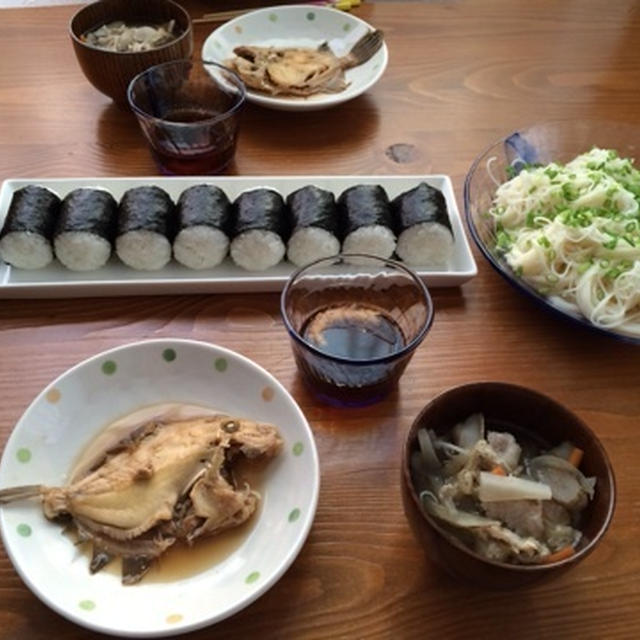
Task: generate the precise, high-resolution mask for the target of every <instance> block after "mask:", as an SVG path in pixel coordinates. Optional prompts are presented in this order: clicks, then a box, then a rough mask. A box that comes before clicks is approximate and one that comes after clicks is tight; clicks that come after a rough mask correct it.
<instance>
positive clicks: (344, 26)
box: [342, 23, 351, 33]
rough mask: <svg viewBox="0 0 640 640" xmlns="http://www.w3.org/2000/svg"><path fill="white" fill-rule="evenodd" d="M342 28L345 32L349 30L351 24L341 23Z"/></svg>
mask: <svg viewBox="0 0 640 640" xmlns="http://www.w3.org/2000/svg"><path fill="white" fill-rule="evenodd" d="M342 30H343V31H344V32H345V33H346V32H347V31H351V25H350V24H346V23H345V24H343V25H342Z"/></svg>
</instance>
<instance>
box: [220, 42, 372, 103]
mask: <svg viewBox="0 0 640 640" xmlns="http://www.w3.org/2000/svg"><path fill="white" fill-rule="evenodd" d="M382 42H383V38H382V32H381V31H370V32H369V33H367V34H365V35H364V36H363V37H362V38H360V40H358V42H356V44H355V45H354V46H353V48H352V49H351V51H350V52H349V53H348V54H347V55H345V56H342V57H337V56H336V55H334V53H333V52H332V51H331V49H330V48H329V45H328V44H327V43H326V42H325V43H323V44H321V45H320V46H319V47H318V48H317V49H311V48H304V47H257V46H241V47H236V48H235V49H234V50H233V52H234V53H235V54H236V57H235V58H233V59H231V60H229V61H227V63H226V64H227V65H228V66H230V67H231V68H232V69H233V70H234V71H236V72H237V73H238V74H239V75H240V77H241V78H242V79H243V80H244V82H245V83H246V84H247V86H248V87H250V88H251V89H256V90H257V91H260V92H262V93H267V94H269V95H272V96H277V95H291V96H310V95H313V94H316V93H337V92H340V91H343V90H344V89H346V87H347V86H348V83H347V81H346V79H345V75H344V72H345V70H346V69H351V68H352V67H357V66H358V65H361V64H363V63H365V62H366V61H367V60H369V58H371V57H372V56H373V55H374V54H375V53H376V52H377V51H378V49H380V47H381V46H382Z"/></svg>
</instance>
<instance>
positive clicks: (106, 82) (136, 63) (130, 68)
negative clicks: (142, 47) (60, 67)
mask: <svg viewBox="0 0 640 640" xmlns="http://www.w3.org/2000/svg"><path fill="white" fill-rule="evenodd" d="M171 19H173V20H175V21H176V29H177V30H178V31H179V34H180V35H179V36H178V37H177V38H176V39H175V40H172V41H171V42H169V43H167V44H166V45H164V46H162V47H158V48H157V49H151V50H150V51H141V52H139V53H119V52H115V51H105V50H103V49H97V48H95V47H91V46H89V45H87V44H86V43H84V42H83V41H82V39H81V36H82V35H83V34H85V33H87V31H90V30H92V29H95V28H97V27H100V26H101V25H103V24H106V23H108V22H113V21H114V20H123V21H125V22H131V23H133V24H135V23H139V24H158V23H163V22H168V21H169V20H171ZM69 34H70V36H71V41H72V42H73V48H74V50H75V53H76V57H77V58H78V62H79V63H80V68H81V69H82V71H83V72H84V75H85V76H86V77H87V79H88V80H89V82H90V83H91V84H92V85H93V86H94V87H95V88H96V89H97V90H98V91H100V92H102V93H104V94H105V95H107V96H109V97H110V98H112V99H113V100H114V101H115V102H117V103H120V104H126V102H127V87H128V86H129V82H131V80H132V79H133V78H134V77H135V76H136V75H138V74H139V73H140V72H142V71H144V70H145V69H148V68H149V67H152V66H153V65H156V64H159V63H161V62H168V61H169V60H176V59H180V58H190V57H191V54H192V53H193V28H192V26H191V18H190V17H189V14H188V13H187V12H186V11H185V10H184V9H183V8H182V7H181V6H180V5H178V4H176V3H175V2H171V0H135V2H134V1H133V0H100V2H94V3H93V4H89V5H87V6H86V7H83V8H82V9H80V10H79V11H78V12H77V13H76V14H75V15H74V16H73V18H72V19H71V22H70V24H69Z"/></svg>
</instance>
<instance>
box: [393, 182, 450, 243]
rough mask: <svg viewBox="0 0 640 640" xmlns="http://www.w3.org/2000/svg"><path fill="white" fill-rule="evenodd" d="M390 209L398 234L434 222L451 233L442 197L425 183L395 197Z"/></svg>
mask: <svg viewBox="0 0 640 640" xmlns="http://www.w3.org/2000/svg"><path fill="white" fill-rule="evenodd" d="M391 208H392V210H393V215H394V219H395V220H394V221H395V223H396V230H397V232H398V233H401V232H402V231H404V230H405V229H409V228H410V227H413V226H414V225H416V224H420V223H421V222H436V223H438V224H441V225H442V226H443V227H446V228H447V229H449V231H451V232H453V230H452V228H451V220H450V219H449V212H448V210H447V202H446V200H445V198H444V195H443V194H442V192H441V191H440V190H439V189H436V188H435V187H432V186H431V185H428V184H427V183H426V182H421V183H420V184H419V185H418V186H417V187H415V188H413V189H411V190H409V191H405V192H404V193H401V194H400V195H399V196H397V197H395V198H394V199H393V201H392V202H391Z"/></svg>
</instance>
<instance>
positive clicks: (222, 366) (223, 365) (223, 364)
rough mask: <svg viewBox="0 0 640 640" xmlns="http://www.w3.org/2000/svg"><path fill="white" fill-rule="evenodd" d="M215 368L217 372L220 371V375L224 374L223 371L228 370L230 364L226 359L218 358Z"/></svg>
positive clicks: (214, 364)
mask: <svg viewBox="0 0 640 640" xmlns="http://www.w3.org/2000/svg"><path fill="white" fill-rule="evenodd" d="M213 366H214V367H215V368H216V371H220V373H222V372H223V371H226V370H227V367H228V366H229V363H228V362H227V359H226V358H216V361H215V362H214V363H213Z"/></svg>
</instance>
